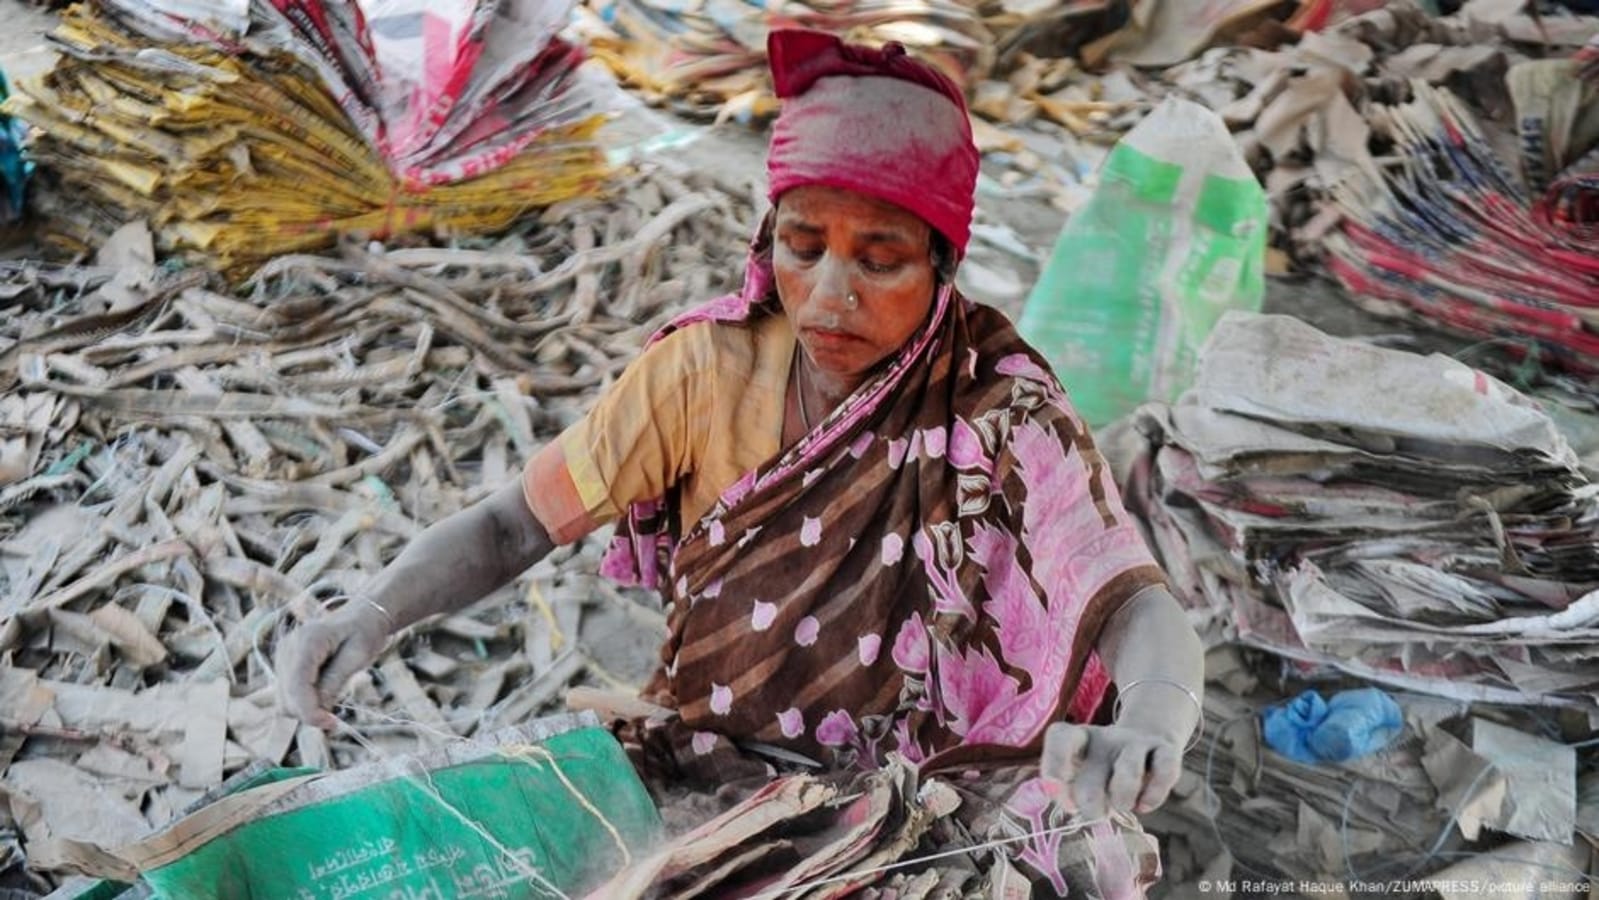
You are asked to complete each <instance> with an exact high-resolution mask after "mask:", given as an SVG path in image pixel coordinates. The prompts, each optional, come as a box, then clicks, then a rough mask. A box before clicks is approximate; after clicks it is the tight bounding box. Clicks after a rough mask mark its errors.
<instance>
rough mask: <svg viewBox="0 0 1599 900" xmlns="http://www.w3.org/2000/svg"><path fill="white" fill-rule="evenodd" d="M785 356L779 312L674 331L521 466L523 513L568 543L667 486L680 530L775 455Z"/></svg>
mask: <svg viewBox="0 0 1599 900" xmlns="http://www.w3.org/2000/svg"><path fill="white" fill-rule="evenodd" d="M793 358H794V332H793V330H792V329H790V327H789V324H788V320H787V318H785V317H784V316H781V315H773V316H767V317H765V318H762V319H760V320H759V321H757V322H755V323H752V324H749V325H744V324H727V323H715V322H700V323H696V324H693V325H690V326H688V327H686V328H683V329H681V330H679V331H676V332H673V333H672V334H670V335H668V336H667V337H666V338H665V339H663V340H661V341H659V342H658V343H656V344H655V345H654V346H652V347H650V348H649V349H647V350H645V351H644V353H643V354H642V355H641V356H640V357H639V358H638V359H637V360H635V361H634V362H633V363H632V364H631V365H629V366H628V367H627V370H626V371H625V372H623V373H622V377H621V378H620V379H618V380H617V382H616V384H615V385H613V386H612V387H611V389H610V390H609V391H607V392H606V393H605V395H604V396H602V397H601V398H600V400H599V402H597V403H596V404H595V405H594V408H593V409H591V410H589V413H588V415H586V416H584V418H583V419H582V420H581V421H579V422H577V423H576V424H574V425H572V426H571V427H570V428H568V429H567V430H566V431H565V432H563V433H562V434H561V436H560V438H559V439H557V440H556V441H555V442H554V443H551V444H549V445H547V446H546V447H545V448H544V449H543V450H541V451H540V452H539V453H538V454H537V455H535V456H534V457H533V459H532V460H530V461H529V462H528V464H527V467H526V468H525V469H524V470H523V475H522V490H523V494H524V496H525V497H526V498H527V502H528V506H529V507H531V508H532V510H533V513H534V515H536V516H537V517H538V519H539V522H540V524H542V525H543V526H544V528H545V530H546V531H547V532H548V533H549V534H550V536H551V537H552V538H554V539H555V541H556V542H557V543H567V542H569V541H571V540H574V539H576V538H578V537H581V535H582V531H583V529H584V528H586V527H589V526H593V525H603V524H605V523H607V522H612V521H615V520H617V519H618V518H620V517H621V516H622V515H623V514H624V513H625V512H626V510H627V508H628V506H630V505H631V504H633V503H635V502H639V501H644V500H652V499H655V498H657V497H661V496H663V495H665V493H666V491H667V489H668V488H670V487H672V486H673V485H676V486H677V488H678V489H679V492H680V494H679V502H680V504H681V506H680V509H681V514H682V527H683V529H684V530H687V529H688V528H689V527H690V526H692V525H693V524H694V523H695V522H697V521H699V519H700V518H701V517H702V516H703V515H704V514H705V513H706V512H708V511H709V510H710V508H711V507H712V506H714V505H715V503H716V500H717V498H718V497H720V496H721V494H722V492H723V491H725V490H726V489H727V488H728V487H730V486H731V485H732V484H733V483H734V482H735V481H737V480H738V479H739V478H740V477H741V476H742V475H744V473H746V472H748V471H750V470H752V469H754V468H756V467H757V466H759V465H761V464H762V463H765V462H767V461H768V460H770V459H771V458H772V457H773V456H775V455H776V454H777V452H778V450H779V449H781V445H782V433H783V409H784V401H785V397H786V390H787V385H788V377H789V367H790V365H791V363H792V362H793Z"/></svg>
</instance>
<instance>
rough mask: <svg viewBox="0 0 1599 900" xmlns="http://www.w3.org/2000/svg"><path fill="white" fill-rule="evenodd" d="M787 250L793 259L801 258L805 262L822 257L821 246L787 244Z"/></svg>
mask: <svg viewBox="0 0 1599 900" xmlns="http://www.w3.org/2000/svg"><path fill="white" fill-rule="evenodd" d="M788 252H789V253H790V254H792V255H793V256H794V258H795V259H799V260H803V261H805V262H815V261H816V260H818V259H821V258H822V248H820V247H805V246H795V245H793V244H789V245H788Z"/></svg>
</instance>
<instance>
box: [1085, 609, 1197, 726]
mask: <svg viewBox="0 0 1599 900" xmlns="http://www.w3.org/2000/svg"><path fill="white" fill-rule="evenodd" d="M1098 650H1099V656H1100V658H1101V659H1102V660H1104V662H1105V666H1106V668H1108V669H1109V670H1110V675H1111V679H1112V680H1114V681H1115V682H1116V685H1117V689H1118V690H1119V691H1120V692H1122V696H1121V714H1120V716H1118V718H1117V720H1116V724H1118V725H1125V726H1127V727H1129V728H1137V729H1139V730H1141V731H1146V732H1148V733H1150V734H1162V735H1165V736H1166V737H1169V738H1171V739H1172V740H1173V741H1174V742H1175V743H1176V744H1177V745H1178V746H1183V745H1185V744H1186V743H1187V742H1188V740H1189V738H1190V737H1191V736H1192V735H1193V732H1194V729H1195V728H1198V727H1199V718H1200V710H1201V709H1202V708H1203V705H1202V704H1203V700H1204V692H1205V648H1204V646H1203V645H1202V644H1201V643H1200V641H1199V635H1197V634H1195V633H1194V627H1193V626H1192V625H1190V624H1189V623H1188V617H1187V615H1186V614H1184V613H1183V608H1182V607H1181V606H1179V605H1178V603H1177V600H1176V598H1174V597H1172V595H1171V593H1170V592H1168V591H1167V590H1166V589H1165V588H1164V587H1161V586H1158V585H1157V586H1155V587H1149V588H1145V589H1144V590H1142V591H1140V592H1138V594H1136V595H1135V596H1134V597H1133V598H1132V599H1131V600H1129V601H1127V603H1126V605H1124V606H1123V607H1122V608H1121V609H1119V610H1117V611H1116V614H1115V615H1114V616H1111V618H1110V621H1109V622H1107V623H1105V630H1104V631H1102V632H1101V633H1100V636H1099V644H1098ZM1129 687H1131V688H1132V689H1131V690H1130V691H1129V690H1128V688H1129ZM1185 689H1186V690H1185ZM1195 700H1199V701H1201V704H1200V705H1197V706H1196V704H1195V703H1194V701H1195Z"/></svg>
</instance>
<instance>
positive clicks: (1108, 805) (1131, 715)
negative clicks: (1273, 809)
mask: <svg viewBox="0 0 1599 900" xmlns="http://www.w3.org/2000/svg"><path fill="white" fill-rule="evenodd" d="M1095 649H1097V650H1098V651H1099V655H1100V658H1101V659H1102V660H1104V662H1105V666H1106V667H1107V668H1108V669H1109V670H1110V674H1111V678H1112V679H1113V680H1114V681H1115V682H1116V686H1117V689H1118V691H1119V692H1120V694H1119V697H1120V702H1119V704H1118V709H1117V715H1116V719H1115V721H1114V722H1112V723H1111V724H1110V725H1107V726H1104V727H1095V726H1084V725H1073V724H1069V723H1064V722H1062V723H1057V724H1055V725H1051V726H1050V728H1049V731H1048V732H1047V733H1046V734H1045V737H1044V753H1043V758H1042V759H1041V760H1040V769H1041V771H1042V773H1043V775H1044V776H1045V778H1046V779H1048V780H1049V781H1051V782H1053V783H1054V784H1055V785H1057V787H1058V788H1059V790H1060V791H1064V792H1065V793H1064V794H1057V798H1058V799H1060V800H1063V801H1069V803H1070V805H1071V806H1072V807H1073V808H1074V809H1076V810H1077V811H1078V812H1079V813H1080V814H1082V815H1083V816H1085V817H1086V818H1089V819H1093V818H1098V817H1100V816H1102V815H1104V814H1105V812H1106V811H1107V810H1122V811H1133V812H1148V811H1150V810H1152V809H1154V808H1155V807H1157V806H1159V805H1160V804H1161V803H1164V802H1165V800H1166V796H1167V795H1168V794H1169V793H1170V792H1171V789H1172V787H1173V786H1175V785H1176V784H1177V778H1178V776H1180V775H1181V774H1182V756H1183V748H1184V745H1185V744H1186V743H1187V742H1188V740H1189V739H1190V738H1191V737H1192V735H1193V733H1194V730H1195V729H1196V728H1198V727H1200V724H1201V722H1200V720H1201V717H1202V713H1203V703H1204V683H1205V650H1204V645H1203V644H1201V642H1200V640H1199V635H1197V634H1196V633H1195V632H1194V628H1193V626H1192V625H1190V624H1189V623H1188V618H1187V616H1186V615H1185V614H1184V613H1183V609H1182V607H1181V606H1179V605H1178V603H1177V601H1176V599H1175V598H1173V597H1172V595H1171V594H1170V593H1169V592H1168V591H1167V590H1166V588H1164V587H1161V586H1154V587H1149V588H1145V589H1144V590H1142V591H1140V592H1139V593H1138V594H1136V595H1134V596H1133V598H1132V599H1131V600H1129V601H1127V603H1126V604H1125V605H1123V606H1122V608H1121V609H1119V610H1117V611H1116V614H1115V615H1113V616H1111V618H1110V621H1109V622H1107V623H1106V624H1105V628H1104V630H1103V631H1102V632H1100V636H1099V641H1098V643H1097V644H1096V645H1095Z"/></svg>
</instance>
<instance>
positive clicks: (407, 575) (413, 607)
mask: <svg viewBox="0 0 1599 900" xmlns="http://www.w3.org/2000/svg"><path fill="white" fill-rule="evenodd" d="M554 546H555V545H554V542H553V541H551V540H550V537H549V535H548V534H546V533H545V530H544V527H543V526H542V525H541V524H539V521H538V519H537V518H536V517H535V516H534V515H533V511H532V509H530V508H529V507H528V504H527V501H526V500H525V499H524V497H523V494H522V485H521V483H520V482H518V483H516V484H512V485H509V486H507V487H505V488H502V489H501V490H499V491H496V492H495V493H493V494H491V495H489V496H488V497H485V498H484V499H482V500H480V501H478V502H477V503H475V504H473V505H471V506H469V507H467V508H465V509H463V510H461V511H459V512H457V513H455V514H454V515H451V516H449V517H447V518H444V519H441V520H439V521H438V522H436V523H434V524H433V525H430V526H428V527H427V528H426V529H425V530H424V531H423V532H422V533H421V534H419V535H417V536H416V538H415V539H414V540H412V541H411V542H410V543H409V544H408V545H406V547H405V549H404V550H403V551H401V553H400V555H399V556H398V557H397V558H395V560H394V561H393V562H391V563H389V564H388V565H387V566H386V567H384V569H383V571H382V572H380V573H378V575H377V577H376V578H374V579H373V580H372V582H371V584H369V585H368V586H367V587H366V588H365V589H364V590H363V591H362V592H361V593H360V594H359V595H358V596H356V597H354V598H352V599H351V601H350V602H349V603H347V604H345V605H344V606H342V607H340V608H339V609H338V610H337V611H336V612H334V613H333V614H331V615H329V616H326V617H324V618H322V619H318V620H316V621H314V622H309V623H306V624H305V625H303V626H301V627H300V628H297V629H296V630H295V631H294V632H293V633H291V634H290V635H289V636H288V637H287V638H286V639H285V640H284V642H283V644H282V646H281V647H280V648H279V651H278V664H277V675H278V692H279V696H280V697H281V699H282V703H283V706H284V707H285V708H286V709H287V710H288V711H289V712H290V713H291V714H293V715H295V716H298V717H299V718H300V719H301V720H302V721H305V722H308V723H310V724H312V725H316V726H318V727H321V728H331V727H333V725H334V724H335V723H336V721H337V720H336V719H335V718H334V717H333V715H332V714H331V713H330V712H328V707H329V706H331V705H332V704H333V701H334V700H335V699H337V697H338V695H339V692H340V691H342V690H343V688H344V683H345V682H346V681H349V679H350V676H352V675H354V674H355V673H356V672H358V671H360V670H361V669H363V668H366V667H367V666H368V665H370V664H371V663H372V661H373V660H374V659H376V658H377V657H378V655H379V654H380V653H382V652H383V647H384V645H385V644H387V642H388V639H389V635H390V634H391V633H392V632H395V631H398V630H399V629H401V628H404V627H405V626H407V625H410V624H412V623H414V622H417V621H420V620H421V619H425V618H427V617H428V616H431V615H435V614H438V613H444V612H453V611H455V610H459V609H463V608H465V607H467V606H469V605H471V604H473V603H475V602H477V601H478V600H481V599H482V598H483V597H485V596H487V595H488V594H489V593H491V592H493V591H494V590H497V589H498V588H499V587H501V586H502V585H504V584H505V583H506V582H509V581H510V580H511V579H513V578H515V577H516V576H517V575H519V574H520V573H521V572H523V571H524V570H526V569H527V568H528V567H529V566H531V565H533V564H534V563H536V562H538V561H539V560H540V559H543V558H544V556H545V555H546V554H548V553H549V552H550V550H552V549H554Z"/></svg>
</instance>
